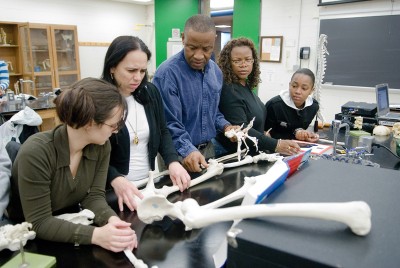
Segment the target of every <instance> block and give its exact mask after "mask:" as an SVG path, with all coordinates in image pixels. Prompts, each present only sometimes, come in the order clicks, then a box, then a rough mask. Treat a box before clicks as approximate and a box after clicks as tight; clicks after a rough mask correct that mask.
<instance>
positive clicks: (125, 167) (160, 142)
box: [107, 82, 178, 183]
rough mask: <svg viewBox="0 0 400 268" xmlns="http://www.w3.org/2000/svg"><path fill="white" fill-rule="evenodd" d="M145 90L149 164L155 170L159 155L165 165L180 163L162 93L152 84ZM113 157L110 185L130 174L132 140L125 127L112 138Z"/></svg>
mask: <svg viewBox="0 0 400 268" xmlns="http://www.w3.org/2000/svg"><path fill="white" fill-rule="evenodd" d="M145 87H146V88H143V89H145V90H143V94H147V95H148V96H147V97H148V98H147V99H148V100H149V101H148V102H147V103H145V104H143V106H144V110H145V113H146V118H147V122H148V124H149V129H150V137H149V144H148V150H149V159H148V161H149V163H150V168H151V169H152V170H154V169H155V159H156V156H157V153H160V155H161V156H162V157H163V159H164V162H165V165H166V166H167V167H168V165H169V164H170V163H172V162H174V161H178V155H177V153H176V151H175V147H174V145H173V143H172V138H171V134H170V133H169V130H168V128H167V125H166V123H165V116H164V106H163V102H162V99H161V95H160V92H159V91H158V89H157V88H156V87H155V86H154V85H153V84H152V83H150V82H148V83H147V85H146V86H145ZM110 142H111V155H110V166H109V169H108V176H107V182H108V183H110V182H111V181H112V180H113V179H115V178H116V177H118V176H123V175H127V174H128V173H129V159H130V145H129V144H130V140H129V131H128V129H127V127H126V126H124V127H123V128H122V129H121V130H120V131H118V133H117V134H115V135H112V136H111V137H110Z"/></svg>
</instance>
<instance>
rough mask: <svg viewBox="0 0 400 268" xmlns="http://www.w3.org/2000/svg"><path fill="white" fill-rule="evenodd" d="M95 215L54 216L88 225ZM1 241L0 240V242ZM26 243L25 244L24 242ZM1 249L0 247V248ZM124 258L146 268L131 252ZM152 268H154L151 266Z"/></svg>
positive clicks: (127, 252) (86, 213)
mask: <svg viewBox="0 0 400 268" xmlns="http://www.w3.org/2000/svg"><path fill="white" fill-rule="evenodd" d="M94 217H95V215H94V213H93V212H92V211H91V210H89V209H84V210H82V211H80V212H78V213H65V214H61V215H58V216H56V218H58V219H62V220H66V221H69V222H72V223H75V224H82V225H89V224H92V223H93V221H92V219H94ZM0 241H1V240H0ZM25 243H26V242H25ZM0 249H1V247H0ZM124 253H125V256H126V257H127V258H128V259H129V261H130V262H131V263H132V264H133V266H134V267H136V268H147V267H148V266H147V264H145V263H144V262H143V261H142V260H141V259H138V258H136V257H135V255H133V253H132V251H130V250H128V249H125V250H124ZM152 268H156V266H153V267H152Z"/></svg>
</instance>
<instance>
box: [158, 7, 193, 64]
mask: <svg viewBox="0 0 400 268" xmlns="http://www.w3.org/2000/svg"><path fill="white" fill-rule="evenodd" d="M198 13H199V0H155V1H154V15H155V38H156V55H155V56H156V65H157V67H158V66H159V65H160V64H161V63H162V62H163V61H165V60H166V59H167V42H168V38H170V37H171V30H172V28H180V29H181V33H182V32H183V28H184V26H185V22H186V20H187V19H188V18H189V17H191V16H193V15H195V14H198Z"/></svg>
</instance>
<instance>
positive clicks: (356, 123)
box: [354, 116, 363, 129]
mask: <svg viewBox="0 0 400 268" xmlns="http://www.w3.org/2000/svg"><path fill="white" fill-rule="evenodd" d="M354 118H355V121H354V128H357V129H362V124H363V117H362V116H356V117H354Z"/></svg>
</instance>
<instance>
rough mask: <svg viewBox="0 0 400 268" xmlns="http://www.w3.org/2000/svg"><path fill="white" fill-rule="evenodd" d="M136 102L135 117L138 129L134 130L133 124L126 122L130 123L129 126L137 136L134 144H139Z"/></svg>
mask: <svg viewBox="0 0 400 268" xmlns="http://www.w3.org/2000/svg"><path fill="white" fill-rule="evenodd" d="M134 102H135V117H136V122H135V124H136V128H133V126H132V125H131V122H129V120H126V121H127V122H128V124H129V126H130V127H131V129H132V130H133V133H134V134H135V137H134V138H133V140H132V141H133V143H134V144H136V145H137V144H139V137H138V135H137V111H136V100H134Z"/></svg>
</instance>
